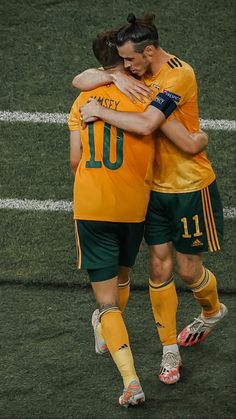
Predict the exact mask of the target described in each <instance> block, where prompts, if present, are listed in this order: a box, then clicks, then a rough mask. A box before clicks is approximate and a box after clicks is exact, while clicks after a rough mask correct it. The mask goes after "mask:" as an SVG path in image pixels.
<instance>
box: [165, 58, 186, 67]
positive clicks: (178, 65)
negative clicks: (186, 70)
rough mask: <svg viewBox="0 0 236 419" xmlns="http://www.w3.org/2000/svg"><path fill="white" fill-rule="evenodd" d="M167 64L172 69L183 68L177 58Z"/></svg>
mask: <svg viewBox="0 0 236 419" xmlns="http://www.w3.org/2000/svg"><path fill="white" fill-rule="evenodd" d="M167 64H168V65H169V66H170V67H171V68H175V67H183V64H182V63H181V61H180V60H178V58H177V57H174V58H171V59H170V60H169V61H167Z"/></svg>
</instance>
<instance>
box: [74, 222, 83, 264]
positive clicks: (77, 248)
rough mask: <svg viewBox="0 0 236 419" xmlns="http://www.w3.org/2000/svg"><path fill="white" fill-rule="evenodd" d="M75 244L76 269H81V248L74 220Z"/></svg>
mask: <svg viewBox="0 0 236 419" xmlns="http://www.w3.org/2000/svg"><path fill="white" fill-rule="evenodd" d="M75 243H76V253H77V263H78V269H81V265H82V252H81V247H80V239H79V232H78V226H77V222H76V220H75Z"/></svg>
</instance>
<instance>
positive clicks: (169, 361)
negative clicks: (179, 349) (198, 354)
mask: <svg viewBox="0 0 236 419" xmlns="http://www.w3.org/2000/svg"><path fill="white" fill-rule="evenodd" d="M161 366H162V367H165V368H168V367H170V368H177V367H178V366H179V358H178V355H175V354H174V353H173V352H166V353H165V354H164V355H163V357H162V363H161Z"/></svg>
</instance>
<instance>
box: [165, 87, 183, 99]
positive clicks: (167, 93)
mask: <svg viewBox="0 0 236 419" xmlns="http://www.w3.org/2000/svg"><path fill="white" fill-rule="evenodd" d="M163 93H165V95H166V96H168V97H170V98H171V99H173V100H174V101H175V102H179V101H180V99H181V96H179V95H176V94H175V93H173V92H170V91H169V90H164V91H163Z"/></svg>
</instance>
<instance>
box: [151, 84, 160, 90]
mask: <svg viewBox="0 0 236 419" xmlns="http://www.w3.org/2000/svg"><path fill="white" fill-rule="evenodd" d="M152 86H153V87H155V89H157V90H160V86H158V84H156V83H152Z"/></svg>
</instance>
